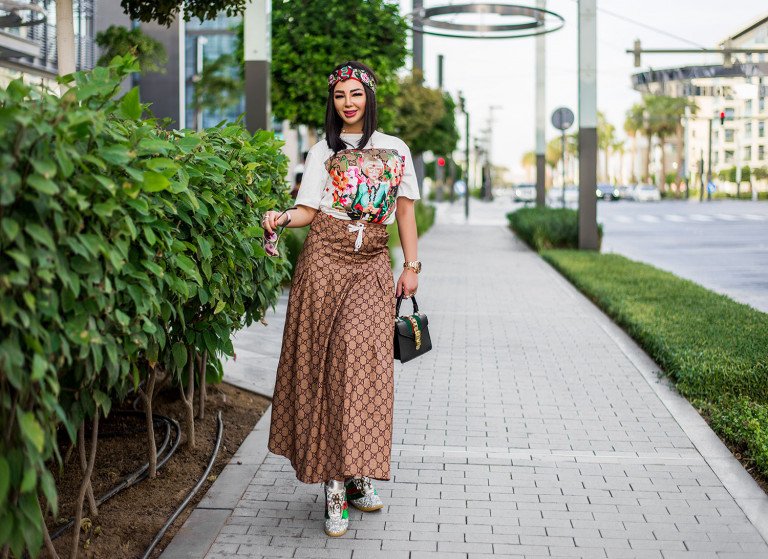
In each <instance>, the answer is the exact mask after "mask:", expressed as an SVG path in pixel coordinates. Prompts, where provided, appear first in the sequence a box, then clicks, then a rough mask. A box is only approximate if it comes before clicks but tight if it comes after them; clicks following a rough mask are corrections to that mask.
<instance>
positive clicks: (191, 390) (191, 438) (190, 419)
mask: <svg viewBox="0 0 768 559" xmlns="http://www.w3.org/2000/svg"><path fill="white" fill-rule="evenodd" d="M187 355H188V356H189V360H188V362H187V390H186V392H185V391H184V386H183V385H179V389H180V391H181V399H182V401H183V402H184V408H185V410H186V416H187V422H186V423H187V425H186V427H187V444H188V445H189V446H190V448H195V359H196V352H195V346H193V345H189V346H187Z"/></svg>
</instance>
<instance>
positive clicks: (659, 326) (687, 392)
mask: <svg viewBox="0 0 768 559" xmlns="http://www.w3.org/2000/svg"><path fill="white" fill-rule="evenodd" d="M542 256H543V257H544V259H545V260H546V261H547V262H549V263H550V264H552V265H553V266H554V267H555V268H556V269H557V270H558V271H560V273H562V274H563V275H564V276H565V277H566V278H567V279H569V280H570V281H571V283H573V284H574V285H575V286H576V287H577V288H578V289H579V290H580V291H581V292H583V293H584V294H585V295H587V296H588V297H589V298H590V299H591V300H592V301H593V302H595V303H596V304H597V305H598V306H599V307H600V308H602V309H603V310H604V311H605V312H606V313H607V314H608V315H609V316H610V317H611V318H612V319H613V320H614V321H616V323H617V324H619V325H620V326H621V327H622V328H624V329H625V330H626V331H627V333H628V334H629V335H630V336H632V337H633V338H634V339H635V340H636V341H637V342H638V343H639V344H640V345H641V346H642V347H643V349H645V351H646V352H647V353H648V354H649V355H650V356H651V357H652V358H653V359H654V360H655V361H656V362H657V363H658V364H659V365H660V366H661V367H662V368H663V369H664V371H666V373H667V374H668V375H669V376H670V377H671V378H672V379H673V380H674V382H675V385H676V386H677V389H678V390H679V391H680V393H681V394H683V395H684V396H685V397H686V398H688V399H689V400H690V401H691V402H692V403H693V404H694V406H696V407H697V408H698V409H699V410H700V411H701V412H702V413H704V414H705V415H706V416H707V417H708V418H709V420H710V424H711V425H712V428H713V429H714V430H715V431H716V432H717V433H718V434H719V435H720V436H721V437H722V438H723V439H724V440H726V441H727V442H729V443H731V444H732V445H733V446H735V447H737V448H738V449H740V450H741V451H742V452H744V453H745V454H746V455H747V458H748V459H749V460H751V461H753V462H754V464H755V465H756V466H757V468H758V470H759V471H760V473H761V474H762V475H763V476H768V314H765V313H762V312H759V311H757V310H755V309H753V308H751V307H749V306H748V305H743V304H741V303H737V302H735V301H733V300H732V299H730V298H728V297H726V296H724V295H719V294H717V293H714V292H712V291H710V290H708V289H705V288H703V287H701V286H700V285H698V284H696V283H693V282H691V281H688V280H684V279H682V278H679V277H677V276H675V275H674V274H671V273H669V272H665V271H662V270H659V269H658V268H654V267H653V266H650V265H647V264H643V263H640V262H635V261H632V260H629V259H628V258H625V257H623V256H619V255H616V254H600V253H595V252H581V251H574V250H546V251H543V252H542Z"/></svg>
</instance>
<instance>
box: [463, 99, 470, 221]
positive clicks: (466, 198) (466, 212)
mask: <svg viewBox="0 0 768 559" xmlns="http://www.w3.org/2000/svg"><path fill="white" fill-rule="evenodd" d="M464 115H465V116H466V117H467V118H466V121H465V124H464V135H465V137H466V139H467V143H466V145H465V146H464V159H465V160H466V161H467V168H466V170H465V171H464V174H465V175H466V176H465V179H466V183H467V185H466V187H465V189H464V218H465V219H469V111H467V110H466V108H465V110H464Z"/></svg>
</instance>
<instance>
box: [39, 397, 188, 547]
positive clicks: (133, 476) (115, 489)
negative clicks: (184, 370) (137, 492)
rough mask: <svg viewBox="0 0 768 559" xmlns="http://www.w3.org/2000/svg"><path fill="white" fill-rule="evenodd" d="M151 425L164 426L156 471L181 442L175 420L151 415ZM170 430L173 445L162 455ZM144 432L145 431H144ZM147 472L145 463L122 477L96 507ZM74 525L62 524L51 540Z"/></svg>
mask: <svg viewBox="0 0 768 559" xmlns="http://www.w3.org/2000/svg"><path fill="white" fill-rule="evenodd" d="M115 413H117V414H118V415H142V416H143V415H145V414H144V412H143V411H138V412H133V411H116V412H115ZM152 423H153V424H154V423H162V424H164V425H165V437H164V438H163V442H162V444H161V445H160V448H159V449H158V450H157V455H158V457H161V458H160V459H158V461H157V469H160V468H161V467H162V466H164V465H165V463H166V462H168V460H169V459H170V458H171V456H173V454H174V453H175V452H176V449H177V448H178V446H179V443H180V442H181V427H179V423H178V422H177V421H176V420H175V419H171V418H170V417H166V416H164V415H159V414H152ZM171 428H173V429H174V430H175V431H176V436H175V438H174V440H173V444H172V445H171V448H170V449H169V450H168V453H167V454H165V455H163V453H164V452H165V449H166V448H167V446H168V442H169V441H170V439H171ZM145 432H146V430H145ZM147 470H149V462H145V463H144V465H143V466H141V468H139V469H138V470H136V471H134V472H132V473H130V474H128V475H127V476H125V477H123V479H122V481H120V483H118V484H117V485H115V486H114V487H112V489H110V490H109V491H107V492H106V493H105V494H104V495H102V496H101V497H99V499H98V500H97V501H96V506H101V505H102V504H103V503H105V502H106V501H107V500H109V499H111V498H112V497H114V496H115V495H117V494H118V493H120V492H121V491H123V490H124V489H128V488H129V487H131V486H133V485H135V484H136V483H138V482H139V481H142V480H143V479H145V478H146V477H147ZM74 523H75V520H74V518H70V519H69V522H67V523H66V524H64V525H63V526H61V527H59V528H58V529H57V530H56V531H55V532H53V533H52V534H51V540H55V539H56V538H58V537H60V536H61V535H62V534H63V533H64V532H66V531H67V530H69V529H70V528H71V527H72V526H73V525H74Z"/></svg>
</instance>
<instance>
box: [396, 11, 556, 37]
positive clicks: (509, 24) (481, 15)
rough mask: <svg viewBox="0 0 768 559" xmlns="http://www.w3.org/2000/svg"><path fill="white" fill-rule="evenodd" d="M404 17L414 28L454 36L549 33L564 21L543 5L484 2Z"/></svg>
mask: <svg viewBox="0 0 768 559" xmlns="http://www.w3.org/2000/svg"><path fill="white" fill-rule="evenodd" d="M405 17H406V18H407V19H409V20H410V21H411V29H412V30H413V31H415V32H421V33H423V34H425V35H435V36H438V37H453V38H456V39H516V38H519V37H530V36H533V35H543V34H545V33H551V32H552V31H557V30H558V29H560V28H561V27H562V26H563V25H564V24H565V20H564V19H563V17H562V16H560V15H559V14H556V13H555V12H552V11H549V10H545V9H542V8H532V7H530V6H520V5H517V4H493V3H484V2H478V3H474V4H456V5H448V6H434V7H431V8H421V9H419V10H415V11H413V12H411V13H409V14H407V15H406V16H405ZM458 18H462V19H463V22H457V21H456V20H457V19H458Z"/></svg>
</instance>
